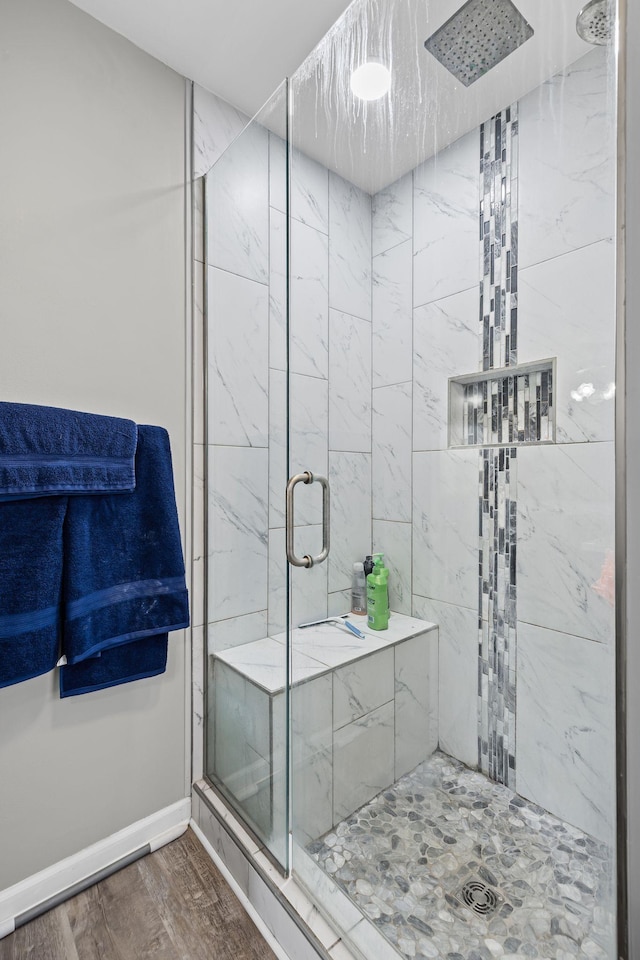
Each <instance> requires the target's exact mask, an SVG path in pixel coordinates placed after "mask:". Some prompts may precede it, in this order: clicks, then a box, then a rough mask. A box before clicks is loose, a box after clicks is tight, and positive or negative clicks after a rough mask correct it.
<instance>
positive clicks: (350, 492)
mask: <svg viewBox="0 0 640 960" xmlns="http://www.w3.org/2000/svg"><path fill="white" fill-rule="evenodd" d="M329 483H330V487H331V552H330V554H329V559H328V561H327V562H328V566H329V590H330V591H331V592H332V593H334V592H335V591H337V590H347V589H348V588H349V587H350V586H351V582H352V574H353V564H354V563H355V562H356V560H364V558H365V557H366V556H367V554H369V553H371V454H369V453H334V452H333V451H332V452H331V453H330V454H329Z"/></svg>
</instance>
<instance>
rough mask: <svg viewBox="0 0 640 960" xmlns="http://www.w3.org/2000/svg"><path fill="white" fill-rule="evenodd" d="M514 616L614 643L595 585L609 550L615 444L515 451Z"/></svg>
mask: <svg viewBox="0 0 640 960" xmlns="http://www.w3.org/2000/svg"><path fill="white" fill-rule="evenodd" d="M517 531H518V568H517V588H518V618H519V619H520V620H526V621H527V623H533V624H537V625H538V626H542V627H549V628H550V629H551V630H559V631H562V632H564V633H571V634H574V635H575V636H578V637H587V638H589V639H591V640H599V641H602V642H603V643H613V636H614V611H613V605H612V604H611V603H609V601H608V600H607V599H606V598H605V597H603V596H602V593H601V592H598V590H597V589H596V586H597V584H598V582H599V581H601V579H602V575H603V571H604V570H606V566H607V561H608V557H610V556H611V552H612V551H613V548H614V449H613V443H598V444H595V443H574V444H567V445H563V446H545V447H523V448H522V449H520V450H518V520H517Z"/></svg>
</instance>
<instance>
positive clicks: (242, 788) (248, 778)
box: [207, 657, 271, 803]
mask: <svg viewBox="0 0 640 960" xmlns="http://www.w3.org/2000/svg"><path fill="white" fill-rule="evenodd" d="M208 696H209V703H210V708H209V714H208V718H209V737H208V750H209V755H208V757H207V773H208V775H209V776H212V777H213V778H214V779H217V780H220V781H221V782H222V783H223V784H224V785H225V787H226V788H227V789H228V790H229V791H231V793H232V794H233V795H234V797H235V798H236V799H237V800H238V801H239V802H240V803H242V802H243V801H244V800H245V799H246V798H247V797H250V796H253V795H254V794H255V792H256V790H257V788H258V785H259V783H260V781H261V780H264V779H265V778H267V779H268V777H269V776H270V772H271V771H270V763H269V752H270V726H269V695H268V694H267V693H265V692H264V691H263V690H261V689H260V688H259V687H258V686H256V685H255V684H254V683H252V682H250V681H249V680H247V679H246V678H245V677H243V676H241V675H240V674H239V673H237V672H236V671H235V670H232V669H230V668H229V667H228V666H227V665H226V664H225V663H223V662H222V661H221V660H220V659H218V658H217V657H212V658H210V670H209V690H208Z"/></svg>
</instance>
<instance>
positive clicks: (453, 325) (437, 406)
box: [413, 288, 542, 450]
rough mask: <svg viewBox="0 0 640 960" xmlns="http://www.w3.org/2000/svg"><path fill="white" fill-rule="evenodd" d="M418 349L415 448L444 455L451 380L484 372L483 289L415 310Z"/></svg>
mask: <svg viewBox="0 0 640 960" xmlns="http://www.w3.org/2000/svg"><path fill="white" fill-rule="evenodd" d="M413 344H414V346H413V350H414V353H413V378H414V380H413V383H414V386H413V392H414V396H413V449H414V450H444V449H446V447H447V443H448V417H449V415H450V414H449V411H448V403H449V377H453V376H456V375H462V374H465V373H473V372H474V371H476V370H479V369H480V349H481V335H480V325H479V322H478V291H477V289H476V288H474V289H472V290H465V291H464V292H462V293H458V294H455V295H454V296H452V297H446V298H445V299H444V300H438V301H437V302H435V303H428V304H425V305H424V306H422V307H418V308H417V309H416V310H414V313H413ZM536 359H542V358H540V357H536Z"/></svg>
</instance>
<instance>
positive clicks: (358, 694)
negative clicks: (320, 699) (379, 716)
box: [333, 641, 409, 730]
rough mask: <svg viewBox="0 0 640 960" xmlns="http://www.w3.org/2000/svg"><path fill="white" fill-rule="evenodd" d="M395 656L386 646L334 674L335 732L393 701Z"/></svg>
mask: <svg viewBox="0 0 640 960" xmlns="http://www.w3.org/2000/svg"><path fill="white" fill-rule="evenodd" d="M405 642H409V641H405ZM393 653H394V651H393V647H387V649H385V650H380V651H379V652H378V653H373V654H371V656H369V657H364V658H363V659H361V660H357V661H356V662H355V663H351V664H348V665H347V666H345V667H339V668H338V669H337V670H334V671H333V728H334V730H338V729H339V728H340V727H344V726H345V724H347V723H352V722H353V721H354V720H358V719H359V718H360V717H363V716H365V714H367V713H371V711H372V710H374V709H375V708H376V707H380V706H382V704H384V703H388V702H389V701H390V700H393V697H394V686H393Z"/></svg>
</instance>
